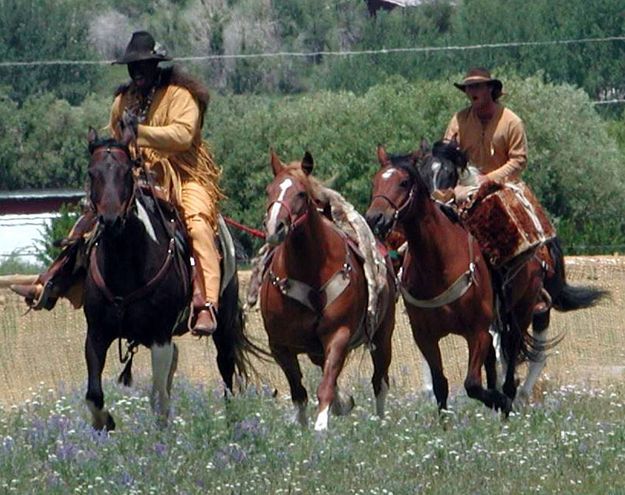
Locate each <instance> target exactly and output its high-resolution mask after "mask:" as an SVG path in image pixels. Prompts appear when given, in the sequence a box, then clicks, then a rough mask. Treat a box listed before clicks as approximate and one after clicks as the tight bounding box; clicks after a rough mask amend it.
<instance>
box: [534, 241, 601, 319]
mask: <svg viewBox="0 0 625 495" xmlns="http://www.w3.org/2000/svg"><path fill="white" fill-rule="evenodd" d="M548 247H549V251H550V254H551V258H552V259H553V262H554V267H553V269H554V272H555V275H554V276H553V280H548V279H547V280H546V283H545V288H546V289H547V291H548V292H549V295H550V296H551V298H552V301H553V307H554V308H555V309H556V310H558V311H560V312H566V311H574V310H576V309H584V308H590V307H592V306H594V305H595V304H597V303H598V302H599V301H601V300H602V299H604V298H605V297H607V296H608V295H609V293H610V292H609V291H608V290H605V289H600V288H597V287H589V286H581V285H569V284H568V283H567V281H566V274H565V271H564V254H563V251H562V246H561V245H560V240H559V239H558V238H557V237H555V238H554V239H552V240H551V241H550V242H549V245H548Z"/></svg>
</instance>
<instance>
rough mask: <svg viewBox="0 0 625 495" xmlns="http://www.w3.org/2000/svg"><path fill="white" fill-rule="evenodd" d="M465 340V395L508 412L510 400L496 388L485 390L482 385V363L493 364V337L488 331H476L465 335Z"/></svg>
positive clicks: (487, 405) (510, 404)
mask: <svg viewBox="0 0 625 495" xmlns="http://www.w3.org/2000/svg"><path fill="white" fill-rule="evenodd" d="M466 340H467V344H468V346H469V369H468V371H467V376H466V378H465V380H464V388H465V390H466V391H467V395H468V396H469V397H471V398H472V399H477V400H479V401H480V402H482V403H483V404H484V405H485V406H486V407H490V408H495V409H496V410H500V409H501V410H502V411H503V412H504V413H506V414H508V413H509V412H510V409H511V406H512V401H511V400H510V399H508V398H507V397H506V396H505V395H503V394H502V393H501V392H499V391H498V390H496V389H489V390H486V389H484V387H483V386H482V365H484V364H485V362H486V361H488V360H490V361H492V362H491V366H492V365H494V349H493V345H492V344H493V339H492V337H491V335H490V333H488V331H482V332H477V333H474V334H471V335H469V336H467V337H466ZM489 355H490V357H489ZM492 378H493V377H491V380H492Z"/></svg>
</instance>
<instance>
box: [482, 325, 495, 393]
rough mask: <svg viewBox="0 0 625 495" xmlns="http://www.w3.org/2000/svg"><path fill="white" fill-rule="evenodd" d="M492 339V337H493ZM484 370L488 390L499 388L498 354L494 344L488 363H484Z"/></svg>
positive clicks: (491, 346)
mask: <svg viewBox="0 0 625 495" xmlns="http://www.w3.org/2000/svg"><path fill="white" fill-rule="evenodd" d="M491 339H492V336H491ZM484 369H485V370H486V388H488V389H496V388H497V352H496V351H495V344H494V342H493V343H492V344H491V345H490V346H489V348H488V354H487V356H486V361H484Z"/></svg>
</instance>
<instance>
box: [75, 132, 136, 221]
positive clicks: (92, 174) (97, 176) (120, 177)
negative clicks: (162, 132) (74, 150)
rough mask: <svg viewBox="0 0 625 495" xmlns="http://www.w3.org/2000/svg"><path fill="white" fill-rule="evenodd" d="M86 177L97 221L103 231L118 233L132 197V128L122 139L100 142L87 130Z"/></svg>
mask: <svg viewBox="0 0 625 495" xmlns="http://www.w3.org/2000/svg"><path fill="white" fill-rule="evenodd" d="M87 138H88V141H89V153H90V155H91V158H90V160H89V168H88V176H89V183H90V193H89V198H90V200H91V204H92V206H93V209H94V210H95V213H96V215H97V218H98V221H99V223H100V224H101V225H103V226H104V228H105V229H107V230H109V231H111V232H114V233H119V232H120V231H121V228H122V227H123V225H124V223H125V220H126V217H127V214H128V211H129V209H130V207H131V205H132V200H133V197H134V175H133V168H134V166H135V162H134V160H133V159H132V158H131V156H130V150H129V148H128V145H129V144H130V143H131V142H132V141H133V140H134V139H135V133H134V131H133V129H132V127H126V128H125V129H124V131H123V134H122V139H121V140H120V141H116V140H114V139H99V138H98V134H97V132H96V131H95V129H93V128H90V129H89V134H88V136H87Z"/></svg>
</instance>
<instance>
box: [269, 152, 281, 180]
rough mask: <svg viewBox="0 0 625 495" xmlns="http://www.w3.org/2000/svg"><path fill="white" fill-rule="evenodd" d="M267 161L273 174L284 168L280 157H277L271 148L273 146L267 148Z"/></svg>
mask: <svg viewBox="0 0 625 495" xmlns="http://www.w3.org/2000/svg"><path fill="white" fill-rule="evenodd" d="M269 163H270V164H271V169H272V170H273V175H274V176H276V175H278V174H279V173H280V172H281V171H282V169H283V168H284V165H282V162H281V161H280V158H278V155H277V154H276V152H275V151H274V150H273V148H271V149H270V150H269Z"/></svg>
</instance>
